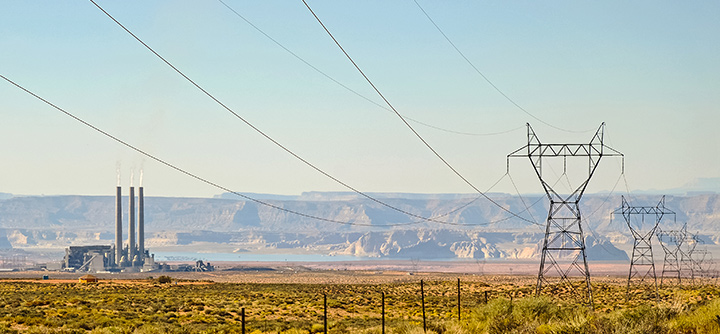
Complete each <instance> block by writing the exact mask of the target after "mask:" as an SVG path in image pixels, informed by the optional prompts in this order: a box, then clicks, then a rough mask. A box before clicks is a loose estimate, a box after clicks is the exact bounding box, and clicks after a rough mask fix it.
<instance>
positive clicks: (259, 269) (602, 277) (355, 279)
mask: <svg viewBox="0 0 720 334" xmlns="http://www.w3.org/2000/svg"><path fill="white" fill-rule="evenodd" d="M213 264H214V265H215V266H216V267H217V268H218V270H217V271H214V272H143V273H98V274H94V275H95V276H97V277H98V278H99V279H100V280H102V281H105V282H108V281H110V282H112V281H120V280H122V281H123V282H124V283H131V282H132V281H131V280H137V281H136V283H138V284H145V283H147V282H148V281H147V280H146V279H147V278H149V277H158V276H160V275H167V276H170V277H172V278H173V279H175V280H179V284H184V282H183V281H182V280H195V281H206V282H226V283H270V284H287V283H308V284H387V283H402V282H416V281H419V280H421V279H423V280H426V281H449V280H456V279H457V278H460V279H461V280H465V281H484V282H488V283H514V284H532V283H533V282H534V281H535V280H536V279H537V272H538V269H539V265H540V264H539V262H529V261H528V262H522V261H502V262H500V261H498V262H494V261H489V262H485V263H483V262H478V261H473V262H469V261H424V262H423V261H421V262H412V261H408V260H405V261H402V260H378V261H347V262H216V263H213ZM564 266H565V265H564ZM589 266H590V273H591V276H592V279H593V280H595V281H605V282H619V281H622V280H623V278H624V279H627V276H626V275H627V270H628V269H629V264H627V263H622V262H620V263H617V262H614V263H591V264H589ZM231 268H232V269H233V270H229V269H231ZM84 274H85V273H68V272H48V271H44V272H40V271H19V272H0V279H12V280H23V281H34V282H46V283H76V282H78V278H79V277H80V276H82V275H84ZM43 275H48V276H49V279H48V280H42V279H41V278H42V276H43Z"/></svg>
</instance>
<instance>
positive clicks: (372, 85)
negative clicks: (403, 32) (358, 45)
mask: <svg viewBox="0 0 720 334" xmlns="http://www.w3.org/2000/svg"><path fill="white" fill-rule="evenodd" d="M91 1H92V0H91ZM302 2H303V3H304V4H305V7H307V9H308V10H309V11H310V13H311V14H312V15H313V16H314V17H315V19H316V20H317V21H318V23H320V25H321V26H322V28H323V29H324V30H325V32H326V33H327V34H328V35H329V36H330V38H331V39H332V40H333V42H335V45H337V46H338V48H340V50H341V51H342V53H343V54H345V57H347V59H348V60H349V61H350V62H351V63H352V64H353V66H355V69H357V70H358V72H360V74H361V75H362V77H363V78H365V81H367V83H368V84H370V86H371V87H372V88H373V90H375V92H376V93H377V94H378V95H379V96H380V98H382V100H383V101H384V102H385V104H387V106H388V107H389V108H390V109H392V111H393V112H394V113H395V115H397V116H398V117H399V118H400V120H402V122H403V123H404V124H405V126H407V127H408V128H409V129H410V131H412V133H413V134H415V136H416V137H417V138H418V139H420V141H422V143H423V144H425V146H426V147H427V148H428V149H430V151H431V152H432V153H433V154H434V155H435V156H436V157H437V158H438V159H440V161H442V162H443V163H444V164H445V166H447V167H448V168H449V169H450V170H451V171H452V172H453V173H455V175H457V176H458V177H459V178H460V179H461V180H463V181H464V182H465V183H466V184H467V185H469V186H470V187H471V188H473V189H474V190H475V191H477V192H478V193H479V194H480V195H481V196H483V197H485V198H486V199H487V200H488V201H490V202H491V203H493V204H494V205H496V206H497V207H499V208H500V209H502V210H503V211H505V212H507V213H509V214H511V215H512V216H514V217H516V218H518V219H520V220H523V221H525V222H528V223H531V224H532V223H534V222H533V221H532V220H529V219H527V218H525V217H522V216H520V215H518V214H517V213H515V212H512V211H510V210H508V209H507V208H505V207H504V206H502V205H500V204H499V203H497V202H495V201H494V200H493V199H491V198H490V197H489V196H487V195H486V194H485V193H484V192H482V191H481V190H480V189H478V188H477V187H476V186H475V185H473V184H472V183H471V182H470V181H469V180H468V179H467V178H465V177H464V176H463V175H462V174H460V172H458V171H457V170H456V169H455V168H454V167H453V166H452V165H450V163H449V162H447V160H445V158H443V157H442V156H441V155H440V153H438V152H437V151H436V150H435V149H434V148H433V147H432V146H430V143H428V142H427V141H426V140H425V138H423V137H422V136H421V135H420V134H419V133H418V132H417V131H416V130H415V128H413V127H412V125H410V123H408V122H407V120H406V119H405V117H403V116H402V115H401V114H400V113H399V112H398V111H397V109H395V107H394V106H393V105H392V104H391V103H390V101H388V99H387V98H385V96H384V95H383V94H382V93H381V92H380V90H379V89H378V88H377V87H376V86H375V84H373V82H372V81H371V80H370V78H369V77H368V76H367V75H365V72H363V70H362V69H360V66H358V64H357V63H355V61H354V60H353V59H352V57H350V54H348V53H347V51H345V49H344V48H343V47H342V45H340V42H338V40H337V39H336V38H335V36H333V34H332V33H331V32H330V30H328V28H327V27H326V26H325V24H324V23H323V22H322V20H320V18H319V17H318V16H317V15H316V14H315V12H314V11H313V10H312V8H310V5H308V3H307V1H305V0H302Z"/></svg>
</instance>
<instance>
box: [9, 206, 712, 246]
mask: <svg viewBox="0 0 720 334" xmlns="http://www.w3.org/2000/svg"><path fill="white" fill-rule="evenodd" d="M382 196H383V197H382V198H383V201H384V202H386V203H388V204H390V205H392V206H394V207H397V208H400V209H402V210H404V211H407V212H411V213H413V214H415V215H418V216H423V217H435V218H434V219H437V220H441V221H444V222H447V224H440V223H436V222H428V221H418V220H419V219H417V218H412V217H408V216H406V215H404V214H401V213H399V212H397V211H394V210H392V209H390V208H388V207H386V206H383V205H381V204H378V203H375V202H371V201H368V200H364V199H360V198H358V196H357V195H355V194H348V193H308V194H304V195H302V196H298V197H297V198H293V199H284V200H272V199H268V200H267V201H269V202H271V203H272V204H273V205H276V206H278V207H282V208H285V209H288V210H293V211H298V212H302V213H305V214H309V215H313V216H318V217H324V218H327V219H330V220H336V221H342V222H347V223H349V224H338V223H329V222H324V221H318V220H313V219H310V218H307V217H301V216H297V215H293V214H290V213H287V212H284V211H278V210H276V209H273V208H269V207H267V206H263V205H259V204H257V203H254V202H248V201H239V200H232V199H222V198H163V197H146V198H145V212H146V218H145V222H146V232H147V233H146V239H147V242H148V245H156V246H162V245H189V244H193V243H199V242H205V243H217V244H226V245H237V246H238V248H248V249H249V250H251V251H252V250H253V249H293V248H298V249H304V250H306V251H313V252H322V253H332V254H344V255H354V256H363V257H391V258H392V257H395V258H412V257H422V258H474V259H480V258H534V257H537V256H538V247H539V244H540V242H541V240H542V236H543V228H542V227H541V226H538V225H536V224H534V223H530V222H527V221H523V220H520V219H517V218H513V217H512V216H509V215H508V214H507V213H506V212H505V211H504V210H502V209H500V208H499V207H497V206H495V205H493V204H492V203H490V202H489V201H487V200H486V199H483V198H478V197H477V196H475V195H462V194H458V195H455V194H443V195H418V194H410V195H408V194H385V195H382ZM378 197H380V196H378ZM405 197H409V198H405ZM492 198H493V200H494V201H496V202H497V203H498V204H500V205H501V206H503V207H504V208H506V209H508V210H510V211H513V212H518V213H520V214H521V215H522V216H523V217H526V218H527V219H528V220H529V221H532V222H534V221H537V222H538V223H539V224H540V225H544V219H545V217H546V216H547V204H546V201H547V200H546V198H544V197H543V196H527V197H523V198H522V199H521V198H519V197H517V196H510V195H505V194H493V195H492ZM659 198H660V196H652V195H643V196H636V197H633V198H632V200H633V204H635V205H655V204H656V203H657V201H658V200H659ZM719 199H720V196H718V195H715V194H704V195H694V196H668V197H667V199H666V206H667V207H668V208H670V209H672V210H674V211H675V212H676V213H677V222H676V223H675V224H674V225H673V224H671V223H672V220H671V219H667V220H666V221H665V224H664V225H663V226H661V227H662V228H664V229H677V228H679V227H680V226H681V225H682V224H683V223H685V222H687V223H688V226H689V227H688V229H689V230H690V231H691V232H694V231H702V233H701V237H702V239H703V240H705V241H706V242H707V244H709V245H714V244H715V243H716V242H717V240H720V224H718V222H719V221H720V200H719ZM127 202H128V201H127V198H125V199H123V204H124V205H126V204H127ZM619 204H620V198H619V196H610V197H608V196H607V195H589V196H586V197H585V198H584V199H583V206H582V207H581V210H582V213H583V217H584V219H585V221H584V226H585V227H586V237H587V240H586V243H587V247H588V248H589V249H591V250H592V251H588V254H589V256H590V257H591V258H595V259H608V260H610V259H626V258H627V254H625V252H626V251H628V250H629V249H631V248H632V244H631V243H632V239H631V236H630V234H629V233H628V231H627V226H626V225H625V222H624V221H623V220H622V218H621V217H615V219H613V220H611V219H610V213H611V212H612V211H613V210H614V209H615V208H617V207H618V206H619ZM114 205H115V202H114V198H113V197H111V196H107V197H102V196H45V197H13V198H6V199H0V228H2V229H3V231H4V232H5V238H6V239H4V238H3V236H2V235H0V246H2V244H3V243H5V241H4V240H8V242H9V244H12V245H13V246H15V247H65V246H67V245H70V244H89V243H95V244H110V243H112V240H113V234H112V231H113V229H114V212H115V206H114ZM526 205H527V206H528V207H529V210H527V208H526ZM126 211H127V209H126V208H124V210H123V212H125V213H124V214H125V215H127V212H126ZM528 211H529V212H530V214H528V213H527V212H528ZM125 222H127V217H125ZM125 224H126V223H125ZM354 224H357V225H354ZM393 224H404V225H401V226H395V227H389V226H387V225H393ZM366 225H367V226H366ZM628 247H629V248H628Z"/></svg>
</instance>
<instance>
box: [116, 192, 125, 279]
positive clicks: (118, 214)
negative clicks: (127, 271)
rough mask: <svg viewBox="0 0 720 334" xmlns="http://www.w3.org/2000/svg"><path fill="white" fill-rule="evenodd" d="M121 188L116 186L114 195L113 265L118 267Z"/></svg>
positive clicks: (120, 229)
mask: <svg viewBox="0 0 720 334" xmlns="http://www.w3.org/2000/svg"><path fill="white" fill-rule="evenodd" d="M121 200H122V188H121V187H120V186H117V193H116V194H115V264H116V265H117V266H118V267H119V266H120V260H121V259H122V248H123V247H122V245H123V243H122V242H123V241H122V201H121Z"/></svg>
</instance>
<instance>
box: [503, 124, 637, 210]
mask: <svg viewBox="0 0 720 334" xmlns="http://www.w3.org/2000/svg"><path fill="white" fill-rule="evenodd" d="M604 129H605V123H602V124H601V125H600V127H599V128H598V130H597V132H595V135H594V136H593V137H592V139H591V140H590V142H589V143H579V144H543V143H541V142H540V140H539V139H538V136H537V135H536V134H535V131H534V130H533V128H532V127H531V126H530V124H527V131H528V133H527V140H528V143H527V145H525V146H523V147H521V148H519V149H517V150H515V151H513V152H512V153H510V154H508V155H507V171H508V173H509V172H510V158H529V159H530V161H531V162H532V164H533V167H534V169H535V172H536V174H537V176H538V178H539V179H540V182H541V183H542V185H543V187H544V188H545V192H546V193H547V194H548V196H549V197H551V198H552V197H553V196H552V195H557V194H556V193H555V191H554V190H553V189H552V187H551V186H550V185H549V184H548V183H547V182H545V180H544V178H543V172H542V171H543V160H544V159H548V158H559V157H561V158H563V159H567V158H568V157H571V158H572V157H587V158H588V174H587V177H586V178H585V180H584V182H582V183H581V184H580V186H579V187H578V188H577V189H576V190H575V191H574V192H573V194H572V195H571V196H570V197H568V198H567V199H562V197H560V196H558V198H561V199H562V200H565V201H568V200H570V198H572V197H574V198H575V200H572V201H579V199H580V197H582V194H583V193H584V191H585V188H586V187H587V185H588V183H589V181H590V179H591V178H592V176H593V174H594V173H595V169H596V168H597V166H598V164H599V163H600V159H602V157H613V156H614V157H621V158H623V163H622V165H623V167H622V169H623V172H624V169H625V167H624V165H625V163H624V159H625V156H624V155H623V154H622V153H620V152H619V151H617V150H615V149H613V148H612V147H609V146H607V145H605V143H604V141H603V136H604V135H603V133H604ZM563 172H566V171H563Z"/></svg>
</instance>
